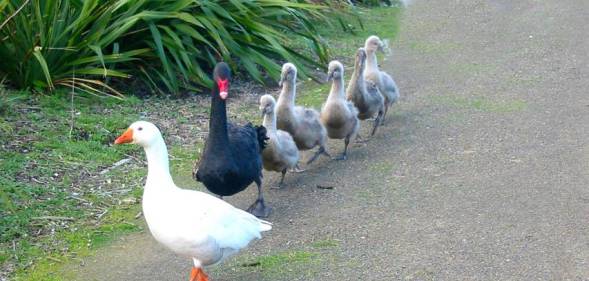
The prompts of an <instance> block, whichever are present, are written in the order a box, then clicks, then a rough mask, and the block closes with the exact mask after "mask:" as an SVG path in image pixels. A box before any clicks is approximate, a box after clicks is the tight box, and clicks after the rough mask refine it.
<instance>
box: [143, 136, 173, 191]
mask: <svg viewBox="0 0 589 281" xmlns="http://www.w3.org/2000/svg"><path fill="white" fill-rule="evenodd" d="M144 150H145V155H146V156H147V180H146V183H145V188H146V191H147V190H149V189H167V188H170V187H174V186H175V184H174V181H173V180H172V176H171V175H170V164H169V160H168V149H167V147H166V144H165V143H164V140H163V138H162V137H161V136H159V139H156V140H154V141H153V142H152V143H151V144H150V145H148V146H145V147H144Z"/></svg>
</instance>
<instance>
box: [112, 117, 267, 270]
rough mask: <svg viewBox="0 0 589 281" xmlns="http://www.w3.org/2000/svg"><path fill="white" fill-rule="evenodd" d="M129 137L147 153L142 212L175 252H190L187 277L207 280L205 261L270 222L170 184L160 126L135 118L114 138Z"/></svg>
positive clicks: (218, 257) (228, 252)
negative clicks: (190, 266)
mask: <svg viewBox="0 0 589 281" xmlns="http://www.w3.org/2000/svg"><path fill="white" fill-rule="evenodd" d="M122 143H133V144H138V145H140V146H142V147H143V149H144V150H145V154H146V155H147V167H148V170H147V180H146V183H145V189H144V192H143V214H144V216H145V220H146V221H147V225H148V226H149V230H150V231H151V234H152V235H153V237H154V238H155V239H156V240H157V241H158V242H159V243H161V244H163V245H164V246H166V247H168V248H169V249H170V250H172V251H174V252H175V253H177V254H179V255H181V256H184V257H187V258H192V260H193V263H194V267H193V268H192V272H191V274H190V281H208V276H207V275H206V274H205V273H204V271H203V269H202V268H203V267H204V266H208V265H214V264H217V263H219V262H221V261H223V260H224V259H225V258H227V257H229V256H230V255H232V254H235V253H237V252H238V251H239V250H240V249H242V248H244V247H246V246H247V245H248V243H249V242H250V241H251V240H253V239H259V238H261V232H262V231H267V230H270V229H271V228H272V226H271V224H270V223H269V222H266V221H263V220H260V219H258V218H256V217H255V216H253V215H251V214H249V213H247V212H245V211H242V210H240V209H237V208H235V207H233V206H231V205H230V204H229V203H226V202H225V201H223V200H221V199H219V198H217V197H214V196H212V195H209V194H207V193H203V192H199V191H194V190H187V189H181V188H179V187H177V186H176V185H175V184H174V181H173V180H172V176H171V175H170V168H169V164H168V150H167V148H166V144H165V143H164V139H163V138H162V135H161V133H160V131H159V129H158V128H157V127H156V126H155V125H153V124H152V123H149V122H145V121H137V122H135V123H133V124H131V126H130V127H129V129H127V131H126V132H125V133H123V134H122V135H121V136H120V137H118V138H117V139H116V140H115V144H122Z"/></svg>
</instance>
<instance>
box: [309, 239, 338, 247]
mask: <svg viewBox="0 0 589 281" xmlns="http://www.w3.org/2000/svg"><path fill="white" fill-rule="evenodd" d="M311 246H313V248H317V249H322V248H334V247H339V241H338V240H335V239H324V240H317V241H315V242H313V244H311Z"/></svg>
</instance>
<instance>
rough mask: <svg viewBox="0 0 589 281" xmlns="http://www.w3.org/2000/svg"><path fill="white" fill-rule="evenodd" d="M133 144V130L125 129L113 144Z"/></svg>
mask: <svg viewBox="0 0 589 281" xmlns="http://www.w3.org/2000/svg"><path fill="white" fill-rule="evenodd" d="M130 142H133V129H131V128H129V129H127V130H126V131H125V132H124V133H123V134H122V135H121V136H119V137H118V138H117V139H116V140H115V144H122V143H130Z"/></svg>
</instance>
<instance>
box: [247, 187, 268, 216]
mask: <svg viewBox="0 0 589 281" xmlns="http://www.w3.org/2000/svg"><path fill="white" fill-rule="evenodd" d="M255 182H256V185H257V186H258V199H256V201H255V202H254V203H253V204H252V205H251V206H250V207H249V208H247V211H248V212H250V213H251V214H252V215H254V216H256V217H258V218H267V217H268V216H269V215H270V211H272V208H270V207H268V206H266V204H264V196H263V194H262V179H261V178H259V177H258V178H257V179H256V180H255Z"/></svg>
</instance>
